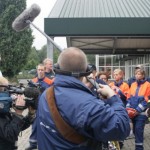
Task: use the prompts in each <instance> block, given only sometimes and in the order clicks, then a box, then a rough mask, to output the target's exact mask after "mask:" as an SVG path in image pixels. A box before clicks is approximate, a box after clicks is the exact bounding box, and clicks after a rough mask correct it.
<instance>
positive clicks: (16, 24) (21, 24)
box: [12, 4, 62, 51]
mask: <svg viewBox="0 0 150 150" xmlns="http://www.w3.org/2000/svg"><path fill="white" fill-rule="evenodd" d="M40 11H41V9H40V7H39V6H38V5H37V4H33V5H32V6H31V7H30V8H29V9H26V10H24V11H23V12H22V13H21V14H20V15H19V16H18V17H17V18H16V19H15V20H14V21H13V23H12V28H13V29H14V30H15V31H17V32H19V31H22V30H24V29H25V28H27V27H28V26H29V25H30V24H31V25H32V26H33V27H34V28H36V29H37V30H38V31H39V32H40V33H42V34H43V35H44V36H45V37H46V38H47V40H48V41H49V42H51V43H52V44H53V45H54V46H55V47H56V48H58V49H59V50H60V51H62V48H61V47H60V46H59V45H57V44H56V43H55V42H54V40H53V39H51V38H50V37H49V36H48V35H47V34H46V33H45V32H43V31H42V30H40V29H39V28H38V27H37V26H36V25H34V24H33V23H32V21H33V20H34V19H35V18H36V17H37V16H38V15H39V13H40Z"/></svg>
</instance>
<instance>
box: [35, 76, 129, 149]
mask: <svg viewBox="0 0 150 150" xmlns="http://www.w3.org/2000/svg"><path fill="white" fill-rule="evenodd" d="M54 90H55V98H56V104H57V107H58V110H59V112H60V114H61V115H62V117H63V118H64V120H65V121H66V122H68V123H69V124H70V125H71V126H72V127H73V128H74V129H76V130H77V131H78V132H79V133H81V134H82V135H84V136H86V137H88V138H91V139H93V140H94V141H108V140H124V139H125V138H126V137H127V136H128V135H129V132H130V125H129V118H128V114H127V112H126V110H125V108H124V106H123V103H122V101H121V100H120V98H119V97H118V96H116V95H115V96H113V97H111V99H108V100H106V103H104V102H103V101H102V100H100V99H97V98H96V97H95V96H94V94H93V93H92V92H91V91H90V90H89V89H88V88H87V87H85V86H84V85H83V84H82V83H81V82H80V81H79V80H77V79H76V78H74V77H69V76H63V75H56V78H55V81H54ZM37 115H38V116H37V141H38V148H39V150H94V149H93V148H89V147H87V146H86V143H82V144H80V145H77V144H73V143H71V142H68V141H67V140H65V139H64V138H63V137H62V135H61V134H60V133H59V132H58V131H57V129H56V127H55V124H54V122H53V120H52V118H51V114H50V111H49V108H48V104H47V101H46V91H45V92H44V93H43V94H42V95H41V98H40V101H39V108H38V113H37ZM66 130H67V129H66Z"/></svg>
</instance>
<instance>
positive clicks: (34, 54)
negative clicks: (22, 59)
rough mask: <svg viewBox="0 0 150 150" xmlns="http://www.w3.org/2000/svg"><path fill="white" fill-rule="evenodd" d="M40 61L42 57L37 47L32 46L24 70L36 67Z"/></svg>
mask: <svg viewBox="0 0 150 150" xmlns="http://www.w3.org/2000/svg"><path fill="white" fill-rule="evenodd" d="M39 62H40V59H39V55H38V51H37V50H36V49H35V47H32V49H31V51H30V53H29V55H28V58H27V63H26V65H25V67H24V68H23V70H31V69H35V68H36V66H37V65H38V64H39Z"/></svg>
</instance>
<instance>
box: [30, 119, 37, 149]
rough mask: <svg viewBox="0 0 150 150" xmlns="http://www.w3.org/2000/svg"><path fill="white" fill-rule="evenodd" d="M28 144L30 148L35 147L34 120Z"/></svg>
mask: <svg viewBox="0 0 150 150" xmlns="http://www.w3.org/2000/svg"><path fill="white" fill-rule="evenodd" d="M29 143H30V146H32V147H36V146H37V121H36V118H35V120H34V122H33V124H32V130H31V135H30V139H29Z"/></svg>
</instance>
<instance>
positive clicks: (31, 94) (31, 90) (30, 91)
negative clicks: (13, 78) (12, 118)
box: [24, 87, 40, 98]
mask: <svg viewBox="0 0 150 150" xmlns="http://www.w3.org/2000/svg"><path fill="white" fill-rule="evenodd" d="M39 94H40V91H39V90H38V89H37V88H35V87H27V88H25V89H24V95H25V96H26V97H28V98H37V97H38V96H39Z"/></svg>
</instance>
